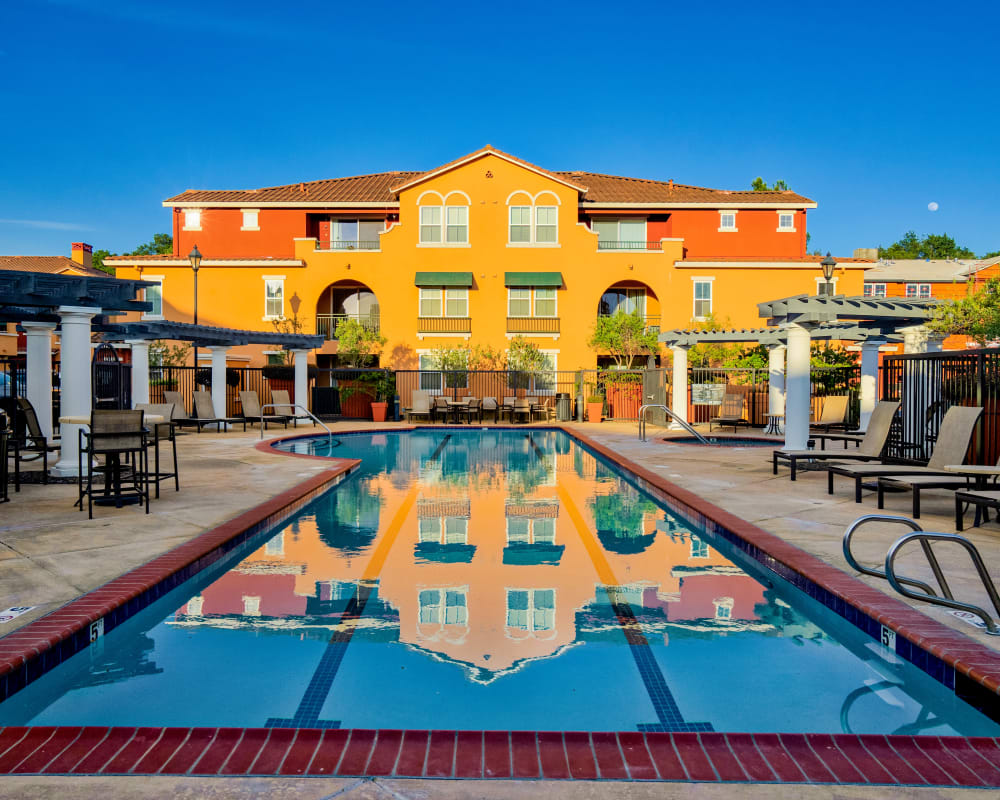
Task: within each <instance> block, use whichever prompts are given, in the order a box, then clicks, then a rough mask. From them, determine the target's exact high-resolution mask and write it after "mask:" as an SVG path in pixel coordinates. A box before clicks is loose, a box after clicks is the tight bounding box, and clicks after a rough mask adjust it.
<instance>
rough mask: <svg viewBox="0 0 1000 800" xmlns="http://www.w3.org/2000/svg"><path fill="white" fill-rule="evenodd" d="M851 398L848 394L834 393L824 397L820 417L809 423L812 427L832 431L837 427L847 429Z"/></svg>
mask: <svg viewBox="0 0 1000 800" xmlns="http://www.w3.org/2000/svg"><path fill="white" fill-rule="evenodd" d="M849 400H850V398H849V397H848V396H847V395H846V394H834V395H830V396H829V397H824V398H823V410H822V412H820V416H819V419H818V420H816V421H815V422H812V423H810V424H809V427H810V428H815V429H816V430H818V431H831V430H835V429H840V430H847V412H848V411H849V410H850V404H849V403H848V401H849Z"/></svg>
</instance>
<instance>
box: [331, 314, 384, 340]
mask: <svg viewBox="0 0 1000 800" xmlns="http://www.w3.org/2000/svg"><path fill="white" fill-rule="evenodd" d="M345 319H356V320H357V321H358V322H360V323H361V325H362V327H365V328H367V329H368V330H371V331H378V329H379V315H378V314H317V315H316V333H318V334H319V335H320V336H324V337H326V338H327V339H336V338H337V325H338V324H339V323H340V321H341V320H345Z"/></svg>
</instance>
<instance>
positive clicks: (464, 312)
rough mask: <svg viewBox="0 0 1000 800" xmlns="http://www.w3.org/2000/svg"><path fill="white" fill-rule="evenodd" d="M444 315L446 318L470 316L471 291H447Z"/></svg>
mask: <svg viewBox="0 0 1000 800" xmlns="http://www.w3.org/2000/svg"><path fill="white" fill-rule="evenodd" d="M444 315H445V316H446V317H467V316H469V290H468V289H445V291H444Z"/></svg>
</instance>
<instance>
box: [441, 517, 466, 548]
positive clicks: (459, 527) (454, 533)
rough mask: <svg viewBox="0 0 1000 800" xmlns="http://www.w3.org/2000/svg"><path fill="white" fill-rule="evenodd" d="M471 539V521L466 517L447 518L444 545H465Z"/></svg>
mask: <svg viewBox="0 0 1000 800" xmlns="http://www.w3.org/2000/svg"><path fill="white" fill-rule="evenodd" d="M468 539H469V520H467V519H466V518H465V517H445V520H444V543H445V544H465V543H466V542H467V541H468Z"/></svg>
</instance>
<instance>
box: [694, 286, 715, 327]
mask: <svg viewBox="0 0 1000 800" xmlns="http://www.w3.org/2000/svg"><path fill="white" fill-rule="evenodd" d="M711 313H712V282H711V281H695V282H694V317H695V319H705V318H706V317H707V316H708V315H709V314H711Z"/></svg>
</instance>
